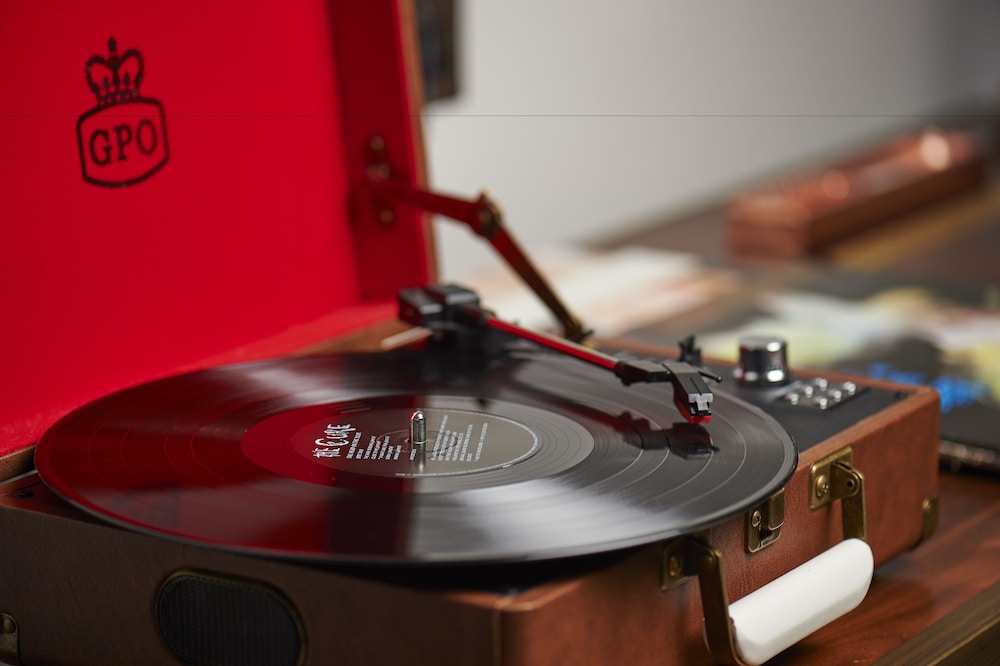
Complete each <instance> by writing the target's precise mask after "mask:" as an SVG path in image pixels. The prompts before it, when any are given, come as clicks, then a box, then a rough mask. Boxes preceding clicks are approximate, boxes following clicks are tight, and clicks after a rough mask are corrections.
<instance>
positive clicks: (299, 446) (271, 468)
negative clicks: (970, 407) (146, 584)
mask: <svg viewBox="0 0 1000 666" xmlns="http://www.w3.org/2000/svg"><path fill="white" fill-rule="evenodd" d="M414 410H420V411H421V412H422V413H423V414H424V417H425V419H426V424H427V443H426V444H425V445H424V446H416V445H414V444H413V443H412V442H411V441H410V436H409V435H410V431H409V417H410V414H411V413H412V412H413V411H414ZM714 412H715V415H714V418H713V420H712V422H711V423H709V424H706V425H704V426H702V425H691V424H688V423H680V422H679V419H678V418H677V417H678V415H677V412H676V410H675V409H674V408H673V406H672V401H671V393H670V389H669V388H668V387H666V386H664V385H639V386H630V387H626V386H623V385H621V384H619V383H618V382H617V381H616V380H615V379H614V377H611V376H609V375H608V374H607V373H606V372H604V371H602V370H599V369H596V368H593V367H590V366H587V365H583V364H580V363H578V362H576V361H574V360H572V359H567V358H565V357H561V356H557V355H553V354H548V353H544V352H543V353H538V352H536V351H523V352H513V353H510V354H509V355H507V356H505V357H503V358H500V359H494V360H491V361H485V360H482V359H481V358H479V357H478V356H476V355H470V356H466V355H462V354H458V353H455V352H454V351H447V350H434V349H432V350H424V351H414V350H406V351H397V352H391V353H378V354H348V355H331V356H321V357H306V358H295V359H281V360H275V361H264V362H257V363H250V364H243V365H236V366H228V367H222V368H216V369H212V370H207V371H202V372H196V373H191V374H187V375H180V376H177V377H172V378H168V379H163V380H159V381H156V382H152V383H149V384H144V385H140V386H137V387H134V388H131V389H127V390H125V391H122V392H119V393H116V394H113V395H111V396H108V397H106V398H103V399H101V400H98V401H96V402H94V403H91V404H89V405H87V406H84V407H82V408H81V409H79V410H77V411H76V412H73V413H71V414H69V415H68V416H66V417H65V418H63V419H62V420H61V421H59V422H58V423H57V424H56V425H55V426H53V428H52V429H51V430H50V431H49V432H48V433H47V434H46V435H45V437H44V438H43V439H42V441H41V442H40V443H39V446H38V449H37V452H36V464H37V467H38V470H39V473H40V474H41V476H42V478H43V480H44V481H45V482H46V483H47V484H48V485H49V487H50V488H52V489H53V490H54V491H56V492H57V493H58V494H60V495H61V496H63V497H64V498H65V499H66V500H67V501H69V502H70V503H72V504H74V505H76V506H78V507H80V508H81V509H83V510H85V511H87V512H89V513H92V514H94V515H96V516H98V517H101V518H103V519H105V520H108V521H110V522H112V523H115V524H118V525H121V526H124V527H127V528H130V529H135V530H139V531H143V532H148V533H153V534H156V535H161V536H166V537H169V538H175V539H180V540H184V541H190V542H196V543H199V544H202V545H208V546H212V547H219V548H224V549H230V550H235V551H239V552H249V553H255V554H261V555H270V556H276V557H281V558H290V559H301V560H313V561H321V562H341V563H360V564H383V563H384V564H430V563H462V562H515V561H524V560H538V559H550V558H556V557H565V556H573V555H582V554H591V553H597V552H605V551H609V550H614V549H620V548H625V547H629V546H633V545H639V544H643V543H648V542H652V541H655V540H659V539H664V538H669V537H672V536H676V535H680V534H685V533H690V532H692V531H696V530H700V529H703V528H706V527H709V526H712V525H714V524H716V523H719V522H721V521H722V520H724V519H726V518H728V517H730V516H732V515H735V514H737V513H739V512H742V511H744V510H746V509H748V508H750V507H751V506H753V505H755V504H757V503H760V502H761V501H763V500H764V499H766V497H768V496H769V495H770V494H772V493H773V492H774V491H775V490H777V488H779V487H780V486H782V485H783V484H784V483H785V482H786V481H787V479H788V478H789V477H790V476H791V474H792V472H793V471H794V469H795V464H796V451H795V448H794V446H793V444H792V441H791V438H790V437H789V436H788V435H787V434H786V433H785V431H784V430H783V429H782V428H781V427H780V426H779V425H778V424H777V422H775V421H774V420H773V419H771V418H770V417H769V416H767V415H765V414H764V413H763V412H761V411H760V410H758V409H757V408H755V407H753V406H750V405H748V404H746V403H744V402H742V401H740V400H738V399H736V398H734V397H731V396H728V395H726V394H724V393H721V394H716V401H715V403H714Z"/></svg>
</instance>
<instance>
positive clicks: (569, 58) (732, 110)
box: [425, 0, 1000, 279]
mask: <svg viewBox="0 0 1000 666" xmlns="http://www.w3.org/2000/svg"><path fill="white" fill-rule="evenodd" d="M457 2H458V5H459V21H460V49H461V83H460V86H461V94H460V96H459V97H458V98H457V99H453V100H446V101H442V102H436V103H432V104H430V105H429V106H428V108H427V114H426V118H425V133H426V135H425V138H426V141H427V149H428V155H429V158H428V159H429V166H430V175H431V183H432V185H433V186H435V187H437V188H438V189H440V190H442V191H446V192H452V193H456V194H461V195H469V196H471V195H473V194H475V193H477V192H478V191H479V189H480V188H482V187H483V186H488V187H489V188H490V190H491V192H492V194H493V195H494V197H495V198H496V199H497V200H498V201H499V202H500V204H501V205H502V207H503V209H504V211H505V213H506V216H507V221H508V224H509V225H510V227H511V228H512V229H513V230H514V232H515V233H516V234H517V235H518V237H520V238H521V239H522V240H524V241H525V243H526V244H527V245H529V246H538V245H540V244H542V245H544V244H546V243H578V242H584V241H586V240H588V239H597V238H600V237H603V236H609V235H613V234H615V233H617V232H620V231H622V230H623V229H628V228H634V227H637V226H641V225H643V224H647V223H649V222H650V221H652V220H655V219H658V218H660V217H661V216H664V215H669V214H671V213H673V214H677V213H679V212H681V211H683V210H684V209H686V208H690V207H691V206H694V205H697V204H698V203H700V202H703V201H705V200H707V199H709V198H711V197H714V196H717V195H719V194H720V193H723V192H725V191H728V190H730V189H731V188H733V187H739V186H742V185H746V184H749V183H753V182H756V181H758V180H760V179H761V178H763V177H765V176H767V175H768V174H771V173H775V172H776V171H780V170H781V169H782V168H786V167H788V166H791V165H794V164H796V163H802V162H803V161H808V160H811V159H816V158H817V157H823V156H829V155H836V154H838V153H842V152H843V151H845V150H850V148H851V147H852V146H856V145H859V143H863V142H864V141H865V140H866V139H870V138H872V137H878V136H881V135H882V134H883V133H884V132H887V131H891V130H893V129H895V128H898V127H905V126H909V125H912V124H914V123H920V122H923V121H924V120H925V119H926V120H932V118H931V117H930V115H929V114H933V113H935V112H940V111H941V110H942V109H948V108H950V106H951V105H952V104H955V103H962V102H965V101H968V100H971V99H976V98H982V97H984V96H986V97H990V98H995V97H996V95H997V93H1000V0H742V1H740V0H618V1H614V0H604V1H598V0H534V1H531V0H457ZM437 230H438V238H439V255H440V257H441V265H442V275H443V276H444V277H445V278H449V279H461V277H462V276H464V275H468V274H470V273H472V272H474V271H475V270H476V269H478V268H480V267H482V266H484V265H485V266H491V265H493V264H499V262H497V261H496V260H495V259H494V258H493V255H492V253H491V252H490V251H489V250H488V249H487V248H486V247H485V246H484V244H483V243H482V242H481V241H479V240H476V239H473V237H472V236H471V235H470V234H469V233H468V232H467V231H465V230H463V229H460V228H457V227H452V226H451V225H450V224H448V223H445V222H439V223H438V224H437Z"/></svg>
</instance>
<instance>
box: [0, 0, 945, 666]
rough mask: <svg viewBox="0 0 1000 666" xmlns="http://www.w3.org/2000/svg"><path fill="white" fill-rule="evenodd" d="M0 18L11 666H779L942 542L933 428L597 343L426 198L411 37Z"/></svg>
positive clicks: (513, 256) (507, 245) (401, 27)
mask: <svg viewBox="0 0 1000 666" xmlns="http://www.w3.org/2000/svg"><path fill="white" fill-rule="evenodd" d="M0 11H2V12H4V14H5V15H4V16H3V20H2V21H0V26H3V28H0V30H3V39H2V40H0V50H2V51H3V55H4V57H5V62H8V63H18V65H17V66H16V67H13V68H12V69H11V73H12V75H13V76H14V81H13V82H12V89H14V90H18V91H19V94H18V95H15V96H7V97H5V98H4V99H3V101H2V102H0V104H2V107H0V149H2V150H3V152H4V154H5V155H8V156H13V157H14V158H15V162H14V163H12V166H11V167H10V168H8V169H7V170H6V173H5V174H4V182H3V185H2V186H0V208H2V209H3V210H4V211H5V215H6V216H7V219H8V220H10V221H12V224H9V225H8V226H9V227H10V229H9V232H12V235H13V240H12V242H8V243H5V244H4V248H3V250H2V252H3V257H2V261H0V265H2V268H0V270H2V271H4V273H3V277H4V278H5V284H8V285H13V288H11V289H8V299H9V304H8V306H7V307H6V308H5V311H6V325H5V326H4V329H3V333H2V335H3V349H5V350H7V352H8V353H7V356H6V358H5V364H4V365H5V371H6V373H5V375H6V376H5V379H6V381H5V383H4V393H3V401H2V406H0V432H2V437H3V439H2V441H0V456H2V458H0V461H2V469H3V471H4V477H5V478H6V480H5V481H4V482H3V483H2V484H0V537H2V540H0V562H2V565H0V566H2V571H0V574H2V575H0V621H2V625H0V630H2V632H0V662H8V663H14V664H26V665H28V666H30V665H32V664H46V663H122V662H125V663H129V662H142V663H191V664H203V663H213V664H218V663H221V664H237V663H239V664H252V663H266V664H276V663H288V664H297V663H399V664H406V663H413V664H427V663H437V664H451V663H455V664H466V663H476V664H554V663H567V662H574V663H594V664H601V663H609V662H611V661H613V660H614V661H619V660H625V661H628V662H629V663H650V664H652V663H691V664H697V663H711V662H712V661H714V660H722V661H729V662H732V663H737V662H738V661H741V660H742V661H744V662H747V663H759V662H760V661H763V660H765V659H767V658H768V657H769V656H771V655H772V654H773V653H774V652H775V651H777V650H780V649H781V646H783V645H787V644H788V643H789V642H792V641H794V640H796V638H797V637H798V636H800V635H802V634H803V632H808V631H809V630H810V629H811V628H814V627H813V626H811V625H815V624H816V623H821V622H823V621H826V620H827V619H829V618H831V617H835V616H837V615H839V614H842V613H843V612H846V611H847V610H849V609H850V607H852V605H853V604H856V603H857V602H858V601H859V600H860V598H861V597H862V596H863V595H864V593H865V591H866V590H867V587H868V584H869V581H870V577H871V571H872V567H873V566H877V565H878V564H880V563H882V562H885V561H886V560H888V559H890V558H892V557H893V556H895V555H898V554H899V553H901V552H903V551H905V550H906V549H908V548H911V547H913V546H915V545H916V544H917V543H919V541H921V540H922V539H923V538H925V537H926V536H927V534H929V532H930V531H931V530H932V529H933V516H934V496H935V492H936V454H935V452H936V444H937V442H936V439H937V438H936V433H937V402H936V396H935V394H934V393H933V391H930V390H928V389H915V388H907V389H903V388H899V387H896V386H893V385H890V384H884V383H877V382H869V381H865V382H863V383H862V382H860V381H853V380H851V379H850V378H847V377H836V376H830V377H822V378H820V377H815V376H809V375H806V374H799V373H796V372H791V373H789V372H788V370H787V369H786V368H784V367H783V364H782V363H781V350H780V346H775V345H776V341H773V340H764V341H761V340H757V341H752V340H751V341H747V342H746V350H745V362H744V363H743V364H742V365H741V366H740V367H739V369H738V374H739V378H738V379H737V378H734V377H733V375H732V371H731V370H730V369H728V368H716V367H711V365H710V364H709V365H708V366H707V367H706V364H704V363H702V361H701V359H700V358H699V354H698V352H697V349H696V347H695V345H694V344H693V343H691V342H685V343H684V344H683V345H682V347H681V350H680V352H678V351H676V350H674V349H656V350H635V349H632V350H629V351H627V352H623V351H622V350H619V353H617V354H615V355H608V354H606V353H603V352H599V351H596V350H594V349H593V348H591V347H584V346H580V345H577V344H575V342H573V340H579V339H582V338H585V337H586V335H587V332H586V330H585V327H584V326H583V325H582V324H581V323H580V322H579V321H577V320H576V319H575V318H574V317H573V316H572V315H571V314H570V313H569V311H568V309H567V308H566V307H565V306H564V305H563V304H562V303H561V302H560V301H559V299H558V298H557V297H556V296H555V295H554V294H553V293H551V291H549V290H548V289H547V287H546V286H545V283H544V280H543V279H542V278H541V276H540V275H539V274H538V273H537V272H536V271H535V270H534V268H533V267H532V266H531V264H530V263H529V262H528V261H527V259H526V258H525V257H524V255H523V253H522V252H521V250H520V249H519V248H518V246H517V244H516V243H515V242H514V241H513V239H511V238H510V237H509V235H508V234H507V232H506V231H505V229H504V227H503V225H502V224H501V222H500V219H499V215H498V213H497V211H496V209H495V207H493V206H492V204H491V202H490V201H489V200H488V199H486V198H485V197H481V198H479V199H477V200H463V199H459V198H452V197H447V196H442V195H438V194H434V193H432V192H429V191H427V189H426V184H425V182H424V173H423V164H422V153H421V150H422V144H421V139H420V131H419V123H418V112H419V95H418V92H417V83H416V82H417V78H416V76H415V73H414V68H415V63H416V56H415V52H414V48H413V40H412V35H411V28H412V16H411V8H410V7H409V5H408V3H406V2H389V1H382V2H367V3H354V2H340V1H334V2H319V1H317V2H310V3H295V4H294V5H293V6H288V7H285V6H281V7H278V6H274V5H273V3H264V2H260V3H240V4H239V6H238V7H237V6H222V5H220V4H215V3H213V4H211V5H207V6H206V5H202V4H195V3H183V2H182V3H174V4H173V5H172V11H171V12H170V13H169V14H160V13H158V12H157V11H156V10H155V9H150V8H147V7H144V6H143V7H134V6H132V5H126V4H122V3H115V2H109V3H106V4H90V3H88V4H87V5H86V6H83V5H81V6H79V7H78V6H76V5H72V6H66V7H63V8H62V11H61V12H54V11H50V10H49V9H48V8H47V7H41V6H39V5H37V4H36V3H27V2H25V3H8V4H7V5H5V7H4V9H3V10H0ZM14 26H16V31H15V30H14ZM25 54H32V57H30V58H25V57H24V55H25ZM425 211H433V212H436V213H441V214H445V215H448V216H450V217H453V218H456V219H459V220H460V221H463V222H465V223H466V224H468V225H469V226H470V227H472V229H473V230H474V231H476V232H477V233H479V234H480V235H482V236H484V237H485V238H486V239H488V240H489V241H490V242H491V243H493V245H494V246H495V247H496V248H497V249H498V251H500V252H501V253H502V254H503V255H504V256H505V257H507V258H508V259H510V260H511V261H512V263H513V265H514V266H515V267H516V268H517V269H518V271H519V272H521V273H522V274H523V275H524V276H525V277H526V279H527V281H528V283H529V284H530V285H531V286H532V287H533V288H534V289H535V290H536V291H538V292H539V293H540V295H541V296H542V297H543V299H544V300H545V301H546V302H547V303H548V304H549V305H550V307H551V308H552V309H553V311H554V313H555V315H556V318H557V319H559V320H560V322H561V323H562V324H563V329H564V338H556V337H553V336H550V335H546V334H540V333H533V332H530V331H523V330H521V329H518V327H516V326H514V325H512V324H509V323H507V322H503V321H500V320H497V319H496V318H495V317H493V316H492V314H491V313H490V312H489V310H488V305H489V304H488V303H486V304H480V303H479V302H478V300H477V299H476V297H475V295H474V293H472V292H469V291H466V290H463V289H458V288H453V287H433V286H425V285H428V284H430V283H432V282H433V277H434V266H433V256H432V252H431V238H430V235H429V229H428V228H427V226H426V224H425V220H424V214H425ZM404 288H405V289H404ZM401 290H402V291H401ZM397 314H398V315H401V317H402V319H404V320H406V322H407V323H408V324H415V325H418V328H411V327H410V326H408V325H399V326H396V325H392V324H389V323H387V322H391V321H393V320H395V319H396V318H397ZM386 330H389V331H391V332H392V334H393V335H391V336H387V335H386V334H385V331H386ZM360 347H364V348H366V349H371V348H376V349H379V351H357V350H355V349H352V348H360ZM330 349H336V350H337V351H336V352H334V353H329V350H330ZM321 350H326V352H325V353H321ZM236 362H240V363H238V364H236V365H231V364H233V363H236ZM716 374H718V375H720V376H721V377H722V381H721V383H719V384H716V383H715V382H714V380H712V379H711V377H713V376H715V375H716ZM39 440H40V443H39V445H38V447H37V449H35V447H34V445H35V443H36V442H39ZM32 460H35V461H37V465H38V470H37V471H35V470H34V469H32ZM800 565H804V568H803V567H800ZM793 569H795V570H796V573H794V574H793V577H792V578H791V579H788V578H779V577H780V576H782V575H783V574H786V573H788V572H791V571H792V570H793ZM810 572H812V573H810ZM695 577H697V584H695V582H694V581H695ZM817 578H818V579H819V581H818V583H819V584H818V585H815V583H817V580H816V579H817ZM776 579H777V580H776ZM782 581H784V582H782ZM789 581H790V582H789ZM806 584H812V586H810V587H806ZM789 585H791V587H792V588H794V589H793V590H791V591H789V590H788V589H787V588H788V586H789ZM783 588H785V589H783ZM751 593H753V594H751ZM730 602H732V603H731V604H730ZM795 616H799V617H798V618H796V617H795ZM703 618H704V619H703ZM761 618H764V619H765V620H766V621H765V622H763V623H762V622H760V619H761ZM803 618H807V619H803ZM703 624H704V631H705V634H706V636H707V639H708V643H709V647H706V645H705V643H704V641H703V640H702V631H703V628H702V626H703ZM734 634H735V636H734Z"/></svg>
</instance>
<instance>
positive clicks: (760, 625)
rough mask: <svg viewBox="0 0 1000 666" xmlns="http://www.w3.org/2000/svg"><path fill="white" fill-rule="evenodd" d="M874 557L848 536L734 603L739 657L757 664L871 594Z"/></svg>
mask: <svg viewBox="0 0 1000 666" xmlns="http://www.w3.org/2000/svg"><path fill="white" fill-rule="evenodd" d="M874 570H875V560H874V558H873V557H872V549H871V547H870V546H869V545H868V544H867V543H865V542H864V541H862V540H861V539H846V540H845V541H841V542H840V543H838V544H837V545H836V546H834V547H833V548H831V549H830V550H827V551H826V552H824V553H821V554H819V555H817V556H816V557H814V558H813V559H811V560H809V561H808V562H806V563H805V564H803V565H801V566H799V567H797V568H795V569H792V570H791V571H789V572H788V573H786V574H785V575H783V576H781V577H780V578H778V579H776V580H773V581H771V582H770V583H768V584H767V585H765V586H764V587H762V588H760V589H759V590H757V591H755V592H752V593H751V594H748V595H747V596H745V597H743V598H742V599H740V600H739V601H734V602H733V603H731V604H730V605H729V617H730V618H731V619H732V622H733V643H734V647H735V648H736V651H737V653H738V654H739V657H740V658H741V659H742V660H743V662H744V663H746V664H749V665H750V666H758V665H759V664H763V663H764V662H765V661H767V660H768V659H770V658H771V657H773V656H775V655H776V654H778V653H779V652H781V651H782V650H785V649H786V648H788V647H791V646H792V645H794V644H795V643H797V642H799V641H800V640H802V639H803V638H805V637H806V636H808V635H809V634H811V633H813V632H814V631H816V630H817V629H819V628H820V627H823V626H825V625H827V624H829V623H830V622H832V621H833V620H835V619H837V618H838V617H840V616H842V615H844V614H845V613H847V612H848V611H851V610H853V609H854V608H856V607H857V606H858V604H860V603H861V601H862V600H863V599H864V598H865V595H866V594H868V587H869V586H870V585H871V582H872V572H873V571H874Z"/></svg>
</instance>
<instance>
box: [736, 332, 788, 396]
mask: <svg viewBox="0 0 1000 666" xmlns="http://www.w3.org/2000/svg"><path fill="white" fill-rule="evenodd" d="M785 348H786V345H785V341H784V340H782V339H781V338H775V337H770V336H761V335H752V336H746V337H743V338H740V362H739V365H737V366H736V370H735V371H734V373H733V374H735V375H736V380H737V381H738V382H739V383H740V384H742V385H743V386H782V385H784V384H787V383H788V381H789V379H790V377H789V372H788V358H787V354H786V351H785Z"/></svg>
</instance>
